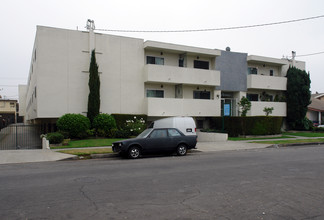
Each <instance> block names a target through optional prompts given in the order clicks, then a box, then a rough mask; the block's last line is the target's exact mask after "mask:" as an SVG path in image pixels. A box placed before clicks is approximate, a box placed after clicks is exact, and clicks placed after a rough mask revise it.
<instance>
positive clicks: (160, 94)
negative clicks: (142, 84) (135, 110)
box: [146, 89, 164, 98]
mask: <svg viewBox="0 0 324 220" xmlns="http://www.w3.org/2000/svg"><path fill="white" fill-rule="evenodd" d="M146 97H154V98H164V91H163V90H157V89H147V90H146Z"/></svg>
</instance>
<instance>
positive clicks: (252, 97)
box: [246, 94, 259, 102]
mask: <svg viewBox="0 0 324 220" xmlns="http://www.w3.org/2000/svg"><path fill="white" fill-rule="evenodd" d="M246 98H247V99H248V100H249V101H250V102H252V101H259V95H258V94H246Z"/></svg>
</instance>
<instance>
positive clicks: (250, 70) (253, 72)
mask: <svg viewBox="0 0 324 220" xmlns="http://www.w3.org/2000/svg"><path fill="white" fill-rule="evenodd" d="M248 74H249V75H251V74H253V75H257V74H258V69H257V68H255V67H248Z"/></svg>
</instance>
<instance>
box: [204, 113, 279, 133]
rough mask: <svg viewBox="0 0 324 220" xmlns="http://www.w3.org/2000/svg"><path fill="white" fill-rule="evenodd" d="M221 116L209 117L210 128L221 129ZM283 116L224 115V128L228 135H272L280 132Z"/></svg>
mask: <svg viewBox="0 0 324 220" xmlns="http://www.w3.org/2000/svg"><path fill="white" fill-rule="evenodd" d="M222 120H223V118H222V117H213V118H209V125H210V128H211V129H216V130H222ZM282 122H283V117H276V116H251V117H249V116H247V117H224V130H225V131H227V133H228V135H229V136H230V137H237V136H239V135H273V134H280V133H281V126H282Z"/></svg>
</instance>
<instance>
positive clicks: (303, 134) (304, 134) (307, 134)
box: [283, 132, 324, 137]
mask: <svg viewBox="0 0 324 220" xmlns="http://www.w3.org/2000/svg"><path fill="white" fill-rule="evenodd" d="M283 135H293V136H298V137H324V132H296V133H294V132H285V133H283Z"/></svg>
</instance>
